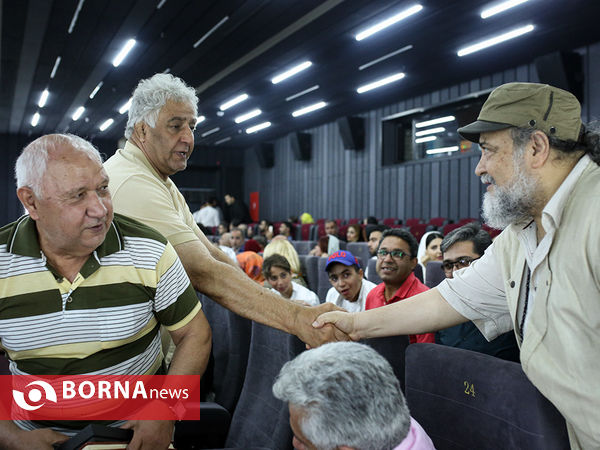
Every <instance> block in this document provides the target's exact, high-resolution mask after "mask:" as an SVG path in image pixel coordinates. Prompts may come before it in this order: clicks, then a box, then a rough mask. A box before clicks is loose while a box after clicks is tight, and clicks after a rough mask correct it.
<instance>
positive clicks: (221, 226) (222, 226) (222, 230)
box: [217, 222, 229, 236]
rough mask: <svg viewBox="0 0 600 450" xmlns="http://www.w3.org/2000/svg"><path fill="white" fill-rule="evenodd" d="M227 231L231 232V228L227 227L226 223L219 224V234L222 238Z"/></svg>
mask: <svg viewBox="0 0 600 450" xmlns="http://www.w3.org/2000/svg"><path fill="white" fill-rule="evenodd" d="M227 230H229V227H228V226H227V223H225V222H221V223H220V224H219V226H218V227H217V233H218V235H219V236H221V235H222V234H223V233H227Z"/></svg>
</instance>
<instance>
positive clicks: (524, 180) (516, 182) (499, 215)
mask: <svg viewBox="0 0 600 450" xmlns="http://www.w3.org/2000/svg"><path fill="white" fill-rule="evenodd" d="M522 164H523V162H522V161H515V167H516V171H515V173H514V174H513V177H512V179H511V180H510V181H509V182H508V183H507V185H506V186H503V187H500V186H498V185H495V188H494V191H493V192H486V193H485V195H484V196H483V205H482V216H483V219H484V221H485V223H486V224H488V225H489V226H490V227H492V228H496V229H498V230H503V229H505V228H506V227H507V226H509V225H510V224H512V223H519V222H523V221H529V220H531V218H532V211H534V208H535V206H536V205H537V191H538V182H537V180H536V179H535V178H533V177H530V176H529V175H527V174H526V173H525V170H523V169H522Z"/></svg>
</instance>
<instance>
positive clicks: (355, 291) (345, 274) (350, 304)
mask: <svg viewBox="0 0 600 450" xmlns="http://www.w3.org/2000/svg"><path fill="white" fill-rule="evenodd" d="M325 270H326V271H327V275H328V276H329V282H330V283H331V286H333V287H332V288H331V289H329V291H327V297H326V298H325V301H326V302H329V303H333V304H334V305H337V306H339V307H340V308H344V309H345V310H346V311H348V312H357V311H364V310H365V302H366V300H367V294H368V293H369V292H371V289H373V288H374V287H375V286H376V284H375V283H371V282H370V281H369V280H365V279H364V278H363V275H364V274H363V270H362V269H361V268H360V264H359V262H358V260H357V259H356V257H355V256H354V255H353V254H352V253H350V252H349V251H347V250H340V251H338V252H335V253H332V254H331V255H329V258H328V259H327V264H326V265H325Z"/></svg>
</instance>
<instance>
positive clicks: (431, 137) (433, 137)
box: [415, 136, 437, 144]
mask: <svg viewBox="0 0 600 450" xmlns="http://www.w3.org/2000/svg"><path fill="white" fill-rule="evenodd" d="M436 139H437V137H435V136H425V137H421V138H417V139H415V142H416V143H417V144H421V143H423V142H430V141H435V140H436Z"/></svg>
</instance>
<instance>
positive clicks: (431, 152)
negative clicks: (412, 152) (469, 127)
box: [425, 145, 458, 155]
mask: <svg viewBox="0 0 600 450" xmlns="http://www.w3.org/2000/svg"><path fill="white" fill-rule="evenodd" d="M457 151H458V145H454V146H452V147H440V148H432V149H430V150H426V151H425V153H427V154H428V155H435V154H437V153H451V152H457Z"/></svg>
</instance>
